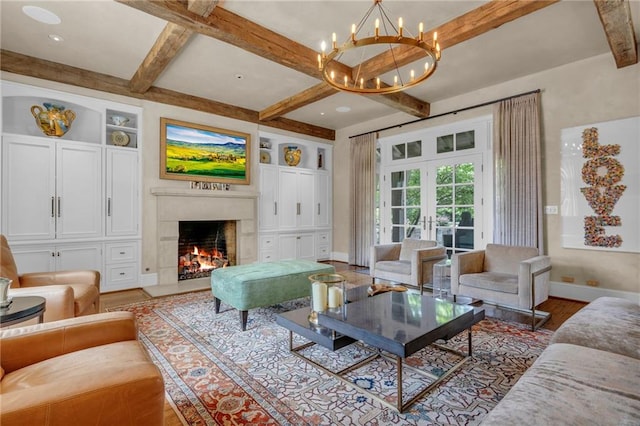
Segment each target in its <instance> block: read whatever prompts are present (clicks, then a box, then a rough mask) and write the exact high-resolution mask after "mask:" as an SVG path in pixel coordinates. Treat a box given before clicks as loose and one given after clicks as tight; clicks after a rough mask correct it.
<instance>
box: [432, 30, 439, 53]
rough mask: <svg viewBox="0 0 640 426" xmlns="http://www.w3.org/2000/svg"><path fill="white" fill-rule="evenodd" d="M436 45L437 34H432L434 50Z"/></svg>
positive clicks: (435, 32)
mask: <svg viewBox="0 0 640 426" xmlns="http://www.w3.org/2000/svg"><path fill="white" fill-rule="evenodd" d="M437 44H438V32H437V31H434V32H433V48H434V49H436V48H437Z"/></svg>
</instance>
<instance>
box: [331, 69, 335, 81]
mask: <svg viewBox="0 0 640 426" xmlns="http://www.w3.org/2000/svg"><path fill="white" fill-rule="evenodd" d="M335 79H336V73H335V72H333V71H331V80H335Z"/></svg>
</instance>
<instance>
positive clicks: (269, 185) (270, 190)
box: [259, 165, 278, 231]
mask: <svg viewBox="0 0 640 426" xmlns="http://www.w3.org/2000/svg"><path fill="white" fill-rule="evenodd" d="M259 210H260V218H259V220H260V230H262V231H266V230H273V229H277V228H278V169H277V168H275V167H269V166H262V165H261V166H260V209H259Z"/></svg>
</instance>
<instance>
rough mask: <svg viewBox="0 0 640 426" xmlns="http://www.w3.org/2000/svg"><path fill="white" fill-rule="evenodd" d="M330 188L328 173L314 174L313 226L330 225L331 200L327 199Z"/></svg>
mask: <svg viewBox="0 0 640 426" xmlns="http://www.w3.org/2000/svg"><path fill="white" fill-rule="evenodd" d="M330 188H331V177H330V176H329V174H328V173H323V172H319V173H317V174H316V193H315V195H316V199H315V203H316V204H315V205H316V211H315V215H314V217H315V226H319V227H320V226H322V227H324V226H330V225H331V203H330V201H331V198H330V197H329V194H330Z"/></svg>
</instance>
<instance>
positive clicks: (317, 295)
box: [311, 281, 327, 312]
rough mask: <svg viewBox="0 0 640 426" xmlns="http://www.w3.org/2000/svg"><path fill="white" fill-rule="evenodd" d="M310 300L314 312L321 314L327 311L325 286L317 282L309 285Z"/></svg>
mask: <svg viewBox="0 0 640 426" xmlns="http://www.w3.org/2000/svg"><path fill="white" fill-rule="evenodd" d="M311 298H312V299H313V304H312V306H311V307H312V309H313V310H314V311H316V312H322V311H324V310H325V309H327V285H326V284H325V283H321V282H318V281H316V282H314V283H313V284H311Z"/></svg>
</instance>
